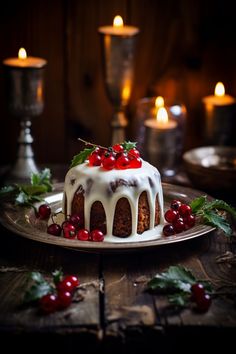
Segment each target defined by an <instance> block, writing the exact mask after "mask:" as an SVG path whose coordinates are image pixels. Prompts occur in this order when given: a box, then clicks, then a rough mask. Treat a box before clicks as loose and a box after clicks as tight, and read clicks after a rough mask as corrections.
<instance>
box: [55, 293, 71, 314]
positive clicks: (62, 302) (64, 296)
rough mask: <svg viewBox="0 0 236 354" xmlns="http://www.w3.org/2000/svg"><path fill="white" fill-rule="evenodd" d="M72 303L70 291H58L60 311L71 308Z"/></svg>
mask: <svg viewBox="0 0 236 354" xmlns="http://www.w3.org/2000/svg"><path fill="white" fill-rule="evenodd" d="M71 302H72V295H71V293H70V292H69V291H64V290H60V291H58V309H61V310H62V309H65V308H67V307H68V306H70V304H71Z"/></svg>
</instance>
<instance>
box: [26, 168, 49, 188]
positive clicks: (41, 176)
mask: <svg viewBox="0 0 236 354" xmlns="http://www.w3.org/2000/svg"><path fill="white" fill-rule="evenodd" d="M51 177H52V176H51V171H50V169H49V168H45V169H44V170H43V171H42V172H40V173H32V174H31V185H32V186H35V187H38V186H44V188H45V189H46V192H51V190H52V183H51Z"/></svg>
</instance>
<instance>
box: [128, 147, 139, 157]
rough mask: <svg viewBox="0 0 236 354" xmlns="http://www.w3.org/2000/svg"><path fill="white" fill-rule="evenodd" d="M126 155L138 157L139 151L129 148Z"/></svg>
mask: <svg viewBox="0 0 236 354" xmlns="http://www.w3.org/2000/svg"><path fill="white" fill-rule="evenodd" d="M128 156H129V157H130V158H134V157H140V152H139V151H138V150H137V149H135V148H133V149H131V150H129V152H128Z"/></svg>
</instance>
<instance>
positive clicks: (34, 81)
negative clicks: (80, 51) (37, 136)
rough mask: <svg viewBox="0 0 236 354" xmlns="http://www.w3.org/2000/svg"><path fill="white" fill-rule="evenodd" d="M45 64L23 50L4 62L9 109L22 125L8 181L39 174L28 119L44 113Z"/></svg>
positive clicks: (24, 178) (29, 120)
mask: <svg viewBox="0 0 236 354" xmlns="http://www.w3.org/2000/svg"><path fill="white" fill-rule="evenodd" d="M46 63H47V62H46V60H45V59H42V58H38V57H30V56H29V57H27V53H26V51H25V49H24V48H21V49H20V50H19V52H18V57H16V58H7V59H5V60H4V61H3V65H4V69H5V70H4V71H5V78H6V94H7V95H6V100H7V106H8V110H9V113H10V114H11V115H12V116H13V117H15V118H17V119H19V120H20V125H21V131H20V134H19V139H18V143H19V147H18V153H17V159H16V162H15V164H14V166H13V167H12V168H11V170H10V171H9V175H8V176H7V179H8V180H9V181H18V180H19V181H20V180H26V179H28V178H29V177H30V174H31V172H38V168H37V166H36V163H35V161H34V153H33V148H32V143H33V137H32V135H31V120H32V118H33V117H35V116H38V115H40V114H41V113H42V112H43V108H44V99H43V91H44V79H43V73H44V67H45V65H46Z"/></svg>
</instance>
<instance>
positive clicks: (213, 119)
mask: <svg viewBox="0 0 236 354" xmlns="http://www.w3.org/2000/svg"><path fill="white" fill-rule="evenodd" d="M202 101H203V105H204V140H205V143H206V144H213V145H231V144H233V142H234V140H235V139H234V135H235V125H236V123H235V120H236V100H235V98H234V97H232V96H230V95H227V94H225V88H224V85H223V83H222V82H218V83H217V84H216V86H215V92H214V95H210V96H206V97H204V98H203V100H202Z"/></svg>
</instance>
